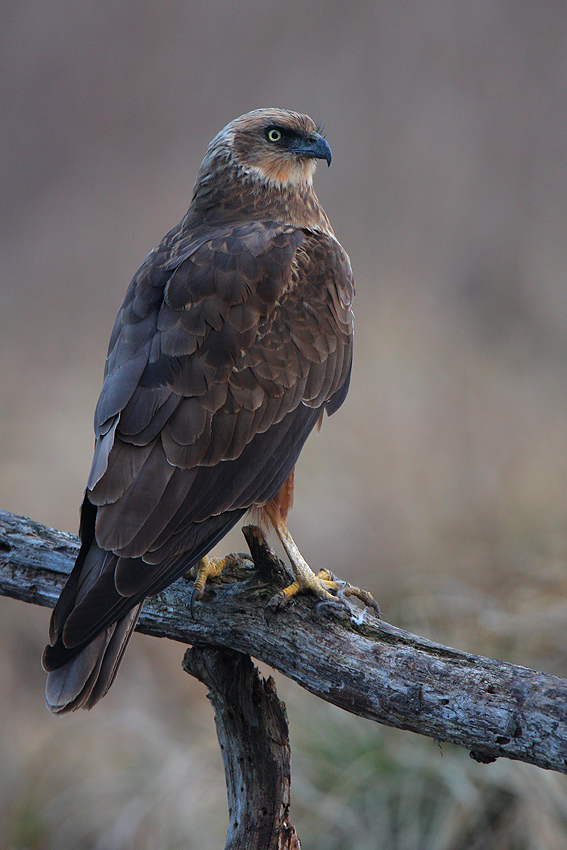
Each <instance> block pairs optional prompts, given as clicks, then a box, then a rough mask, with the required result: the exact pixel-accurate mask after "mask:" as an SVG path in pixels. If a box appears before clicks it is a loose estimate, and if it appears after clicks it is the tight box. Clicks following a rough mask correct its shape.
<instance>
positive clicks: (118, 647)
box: [44, 602, 143, 714]
mask: <svg viewBox="0 0 567 850" xmlns="http://www.w3.org/2000/svg"><path fill="white" fill-rule="evenodd" d="M142 605H143V602H140V603H139V604H138V605H136V607H135V608H133V609H132V610H131V611H129V612H128V614H126V615H125V616H124V617H123V618H122V619H121V620H119V621H118V622H117V623H113V624H112V625H111V626H109V627H108V628H107V629H106V630H105V631H104V632H102V633H101V634H99V635H97V636H96V637H95V638H94V640H92V641H91V642H90V643H89V644H87V646H85V647H84V648H83V649H82V650H81V651H80V652H79V653H78V654H76V655H74V657H72V658H71V659H70V660H69V661H67V662H66V663H65V664H63V666H61V667H59V668H58V669H57V670H51V671H50V672H49V673H48V675H47V683H46V686H45V699H46V703H47V707H48V708H49V710H50V711H51V712H53V714H67V713H69V712H70V711H75V709H77V708H87V709H90V708H92V707H93V706H94V705H96V703H97V702H98V701H99V700H100V699H102V697H103V696H104V695H105V694H106V693H107V691H108V689H109V688H110V686H111V685H112V683H113V681H114V677H115V676H116V672H117V670H118V666H119V664H120V661H121V660H122V656H123V655H124V651H125V649H126V646H127V645H128V641H129V640H130V637H131V635H132V632H133V630H134V627H135V625H136V622H137V620H138V617H139V615H140V611H141V609H142ZM49 649H50V647H47V650H49ZM44 666H47V665H46V664H45V663H44Z"/></svg>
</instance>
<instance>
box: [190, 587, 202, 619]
mask: <svg viewBox="0 0 567 850" xmlns="http://www.w3.org/2000/svg"><path fill="white" fill-rule="evenodd" d="M202 598H203V594H202V593H199V591H198V590H197V588H196V587H193V590H192V591H191V594H190V596H189V612H190V614H191V617H192V619H193V620H196V619H197V618H196V617H195V602H200V601H201V599H202Z"/></svg>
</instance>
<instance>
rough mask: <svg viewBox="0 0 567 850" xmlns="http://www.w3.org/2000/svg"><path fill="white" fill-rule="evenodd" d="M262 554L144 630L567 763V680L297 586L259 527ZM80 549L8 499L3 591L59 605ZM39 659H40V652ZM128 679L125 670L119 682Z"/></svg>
mask: <svg viewBox="0 0 567 850" xmlns="http://www.w3.org/2000/svg"><path fill="white" fill-rule="evenodd" d="M246 537H247V540H248V543H249V546H250V547H251V552H252V555H253V558H254V562H255V564H256V569H254V568H252V566H251V565H248V566H247V565H246V564H244V565H242V566H241V567H239V568H238V569H236V570H233V571H231V573H228V572H227V573H226V574H224V575H223V577H222V579H221V580H220V581H218V582H215V583H214V584H212V585H210V586H208V588H207V592H206V594H205V597H204V599H203V601H202V602H200V603H198V604H197V605H196V606H195V618H192V617H191V616H190V613H189V610H188V598H189V593H190V590H191V587H192V582H189V581H187V580H185V579H180V580H179V581H177V582H176V583H175V584H174V585H172V586H171V587H170V588H168V589H167V590H166V591H164V592H163V593H161V594H159V596H157V597H153V598H151V599H148V600H147V601H146V604H145V606H144V610H143V612H142V616H141V617H140V621H139V623H138V627H137V628H138V630H139V631H142V632H145V633H146V634H151V635H155V636H157V637H168V638H171V639H173V640H177V641H180V642H182V643H186V644H192V645H197V646H211V645H212V646H219V647H225V648H228V649H232V650H235V651H237V652H242V653H245V654H249V655H252V656H254V657H255V658H258V659H260V660H262V661H264V662H266V663H267V664H269V665H271V666H272V667H274V668H275V669H276V670H279V671H280V672H281V673H283V674H284V675H286V676H289V677H290V678H291V679H294V680H295V681H296V682H298V683H299V684H300V685H302V686H303V687H304V688H306V689H307V690H308V691H310V692H311V693H313V694H315V695H316V696H319V697H321V698H322V699H324V700H327V701H328V702H331V703H334V704H335V705H338V706H340V707H341V708H344V709H345V710H346V711H350V712H352V713H353V714H358V715H360V716H361V717H366V718H369V719H370V720H375V721H377V722H378V723H384V724H386V725H388V726H395V727H398V728H400V729H408V730H411V731H413V732H417V733H419V734H422V735H428V736H430V737H432V738H434V739H436V740H438V741H448V742H451V743H455V744H459V745H461V746H463V747H466V748H467V749H469V750H470V751H471V754H472V755H473V757H474V758H476V759H477V760H478V761H482V762H489V761H492V760H494V759H495V758H498V757H506V758H511V759H517V760H520V761H525V762H528V763H531V764H535V765H538V766H539V767H543V768H549V769H552V770H557V771H560V772H562V773H567V722H566V721H567V681H566V680H564V679H560V678H558V677H557V676H552V675H549V674H546V673H540V672H537V671H535V670H530V669H528V668H525V667H518V666H515V665H513V664H509V663H506V662H502V661H496V660H494V659H490V658H483V657H481V656H477V655H471V654H469V653H467V652H462V651H459V650H456V649H451V648H450V647H446V646H442V645H441V644H437V643H434V642H432V641H429V640H426V639H425V638H422V637H419V636H416V635H412V634H410V633H409V632H406V631H404V630H402V629H398V628H396V627H394V626H392V625H389V624H388V623H386V622H384V621H383V620H379V619H377V618H376V617H375V616H374V615H373V614H372V613H370V612H368V611H364V612H363V611H361V610H360V609H359V608H354V607H353V608H349V609H347V608H346V607H342V606H336V605H333V604H332V603H320V602H318V600H316V599H314V598H310V597H309V596H300V597H297V598H296V599H295V600H294V601H293V602H292V603H291V604H290V605H289V606H288V607H286V608H284V609H282V610H276V609H275V608H274V606H272V605H270V604H269V602H270V600H271V599H272V597H273V596H274V594H275V593H277V591H278V589H279V588H280V587H282V586H283V584H284V583H285V581H286V576H285V571H284V570H283V569H282V567H281V565H280V564H279V563H278V562H277V560H276V559H274V557H273V555H272V554H271V550H270V549H269V548H268V547H267V545H266V544H265V541H264V538H263V536H262V534H261V532H259V530H258V529H255V528H254V526H249V527H248V529H247V530H246ZM77 549H78V543H77V539H76V538H75V537H73V536H72V535H69V534H65V533H63V532H60V531H54V530H52V529H49V528H46V527H45V526H42V525H40V524H39V523H36V522H33V521H32V520H28V519H25V518H23V517H18V516H15V515H13V514H9V513H6V512H2V511H0V593H1V594H2V595H5V596H11V597H14V598H16V599H21V600H23V601H25V602H32V603H34V604H38V605H46V606H48V607H53V605H54V604H55V601H56V599H57V597H58V595H59V592H60V590H61V587H62V585H63V583H64V581H65V578H66V576H67V575H68V573H69V571H70V569H71V566H72V563H73V560H74V557H75V555H76V552H77ZM38 663H39V660H38ZM116 686H118V687H119V682H118V683H117V685H115V687H116Z"/></svg>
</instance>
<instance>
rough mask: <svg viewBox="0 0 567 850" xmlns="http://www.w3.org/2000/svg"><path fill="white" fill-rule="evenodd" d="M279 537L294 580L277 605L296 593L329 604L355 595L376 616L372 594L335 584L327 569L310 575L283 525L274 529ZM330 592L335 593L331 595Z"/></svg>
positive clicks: (345, 585) (339, 582)
mask: <svg viewBox="0 0 567 850" xmlns="http://www.w3.org/2000/svg"><path fill="white" fill-rule="evenodd" d="M276 531H277V533H278V537H279V538H280V540H281V542H282V546H283V547H284V549H285V551H286V554H287V556H288V558H289V560H290V562H291V567H292V570H293V574H294V575H295V581H294V582H292V584H290V585H288V586H287V587H284V589H283V590H280V592H279V593H277V594H276V596H275V597H274V602H275V603H276V606H280V605H287V603H288V602H289V601H290V599H292V598H293V597H294V596H295V595H296V594H297V593H300V592H302V591H308V592H311V593H314V594H315V596H318V597H319V599H323V600H325V601H328V602H341V601H342V600H343V599H344V597H348V596H354V597H355V598H356V599H359V600H360V601H361V602H362V603H363V605H366V606H368V607H369V608H373V609H374V610H375V611H376V613H377V614H378V616H380V609H379V607H378V603H377V602H376V600H375V599H374V597H373V596H372V594H371V593H369V592H368V591H367V590H361V589H360V588H359V587H354V585H351V584H349V583H348V582H346V581H337V580H336V579H335V577H334V576H333V574H332V573H330V572H329V570H320V571H319V572H318V573H317V575H315V573H314V572H313V570H312V569H311V567H310V566H309V564H308V563H307V561H306V560H305V558H304V557H303V555H302V554H301V552H300V551H299V549H298V548H297V545H296V543H295V541H294V539H293V537H292V536H291V534H290V533H289V531H288V529H287V526H286V525H283V524H282V525H281V526H280V527H276ZM331 591H334V592H333V593H332V592H331Z"/></svg>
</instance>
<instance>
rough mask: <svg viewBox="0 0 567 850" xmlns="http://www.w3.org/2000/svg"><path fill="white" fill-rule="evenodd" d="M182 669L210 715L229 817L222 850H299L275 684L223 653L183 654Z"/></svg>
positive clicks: (242, 658) (244, 660) (244, 659)
mask: <svg viewBox="0 0 567 850" xmlns="http://www.w3.org/2000/svg"><path fill="white" fill-rule="evenodd" d="M183 669H184V670H186V671H187V672H188V673H190V674H191V675H193V676H195V677H196V678H197V679H199V681H201V682H203V683H204V684H205V685H206V686H207V688H208V689H209V699H210V701H211V703H212V705H213V708H214V711H215V723H216V727H217V736H218V739H219V745H220V748H221V752H222V757H223V762H224V771H225V776H226V787H227V794H228V812H229V818H230V823H229V828H228V834H227V842H226V848H225V850H300V846H301V845H300V843H299V839H298V837H297V833H296V832H295V828H294V826H293V824H292V823H291V821H290V818H289V807H290V786H291V751H290V747H289V736H288V725H287V716H286V710H285V705H284V703H283V702H280V700H279V699H278V697H277V694H276V687H275V682H274V680H273V679H272V677H271V676H270V678H269V679H262V677H261V676H260V674H259V672H258V670H257V669H256V668H255V667H254V665H253V664H252V661H251V659H250V657H249V656H248V655H243V654H242V653H240V652H233V651H232V650H227V649H212V648H210V647H204V648H199V647H193V648H191V649H188V650H187V652H186V653H185V657H184V659H183Z"/></svg>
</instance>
